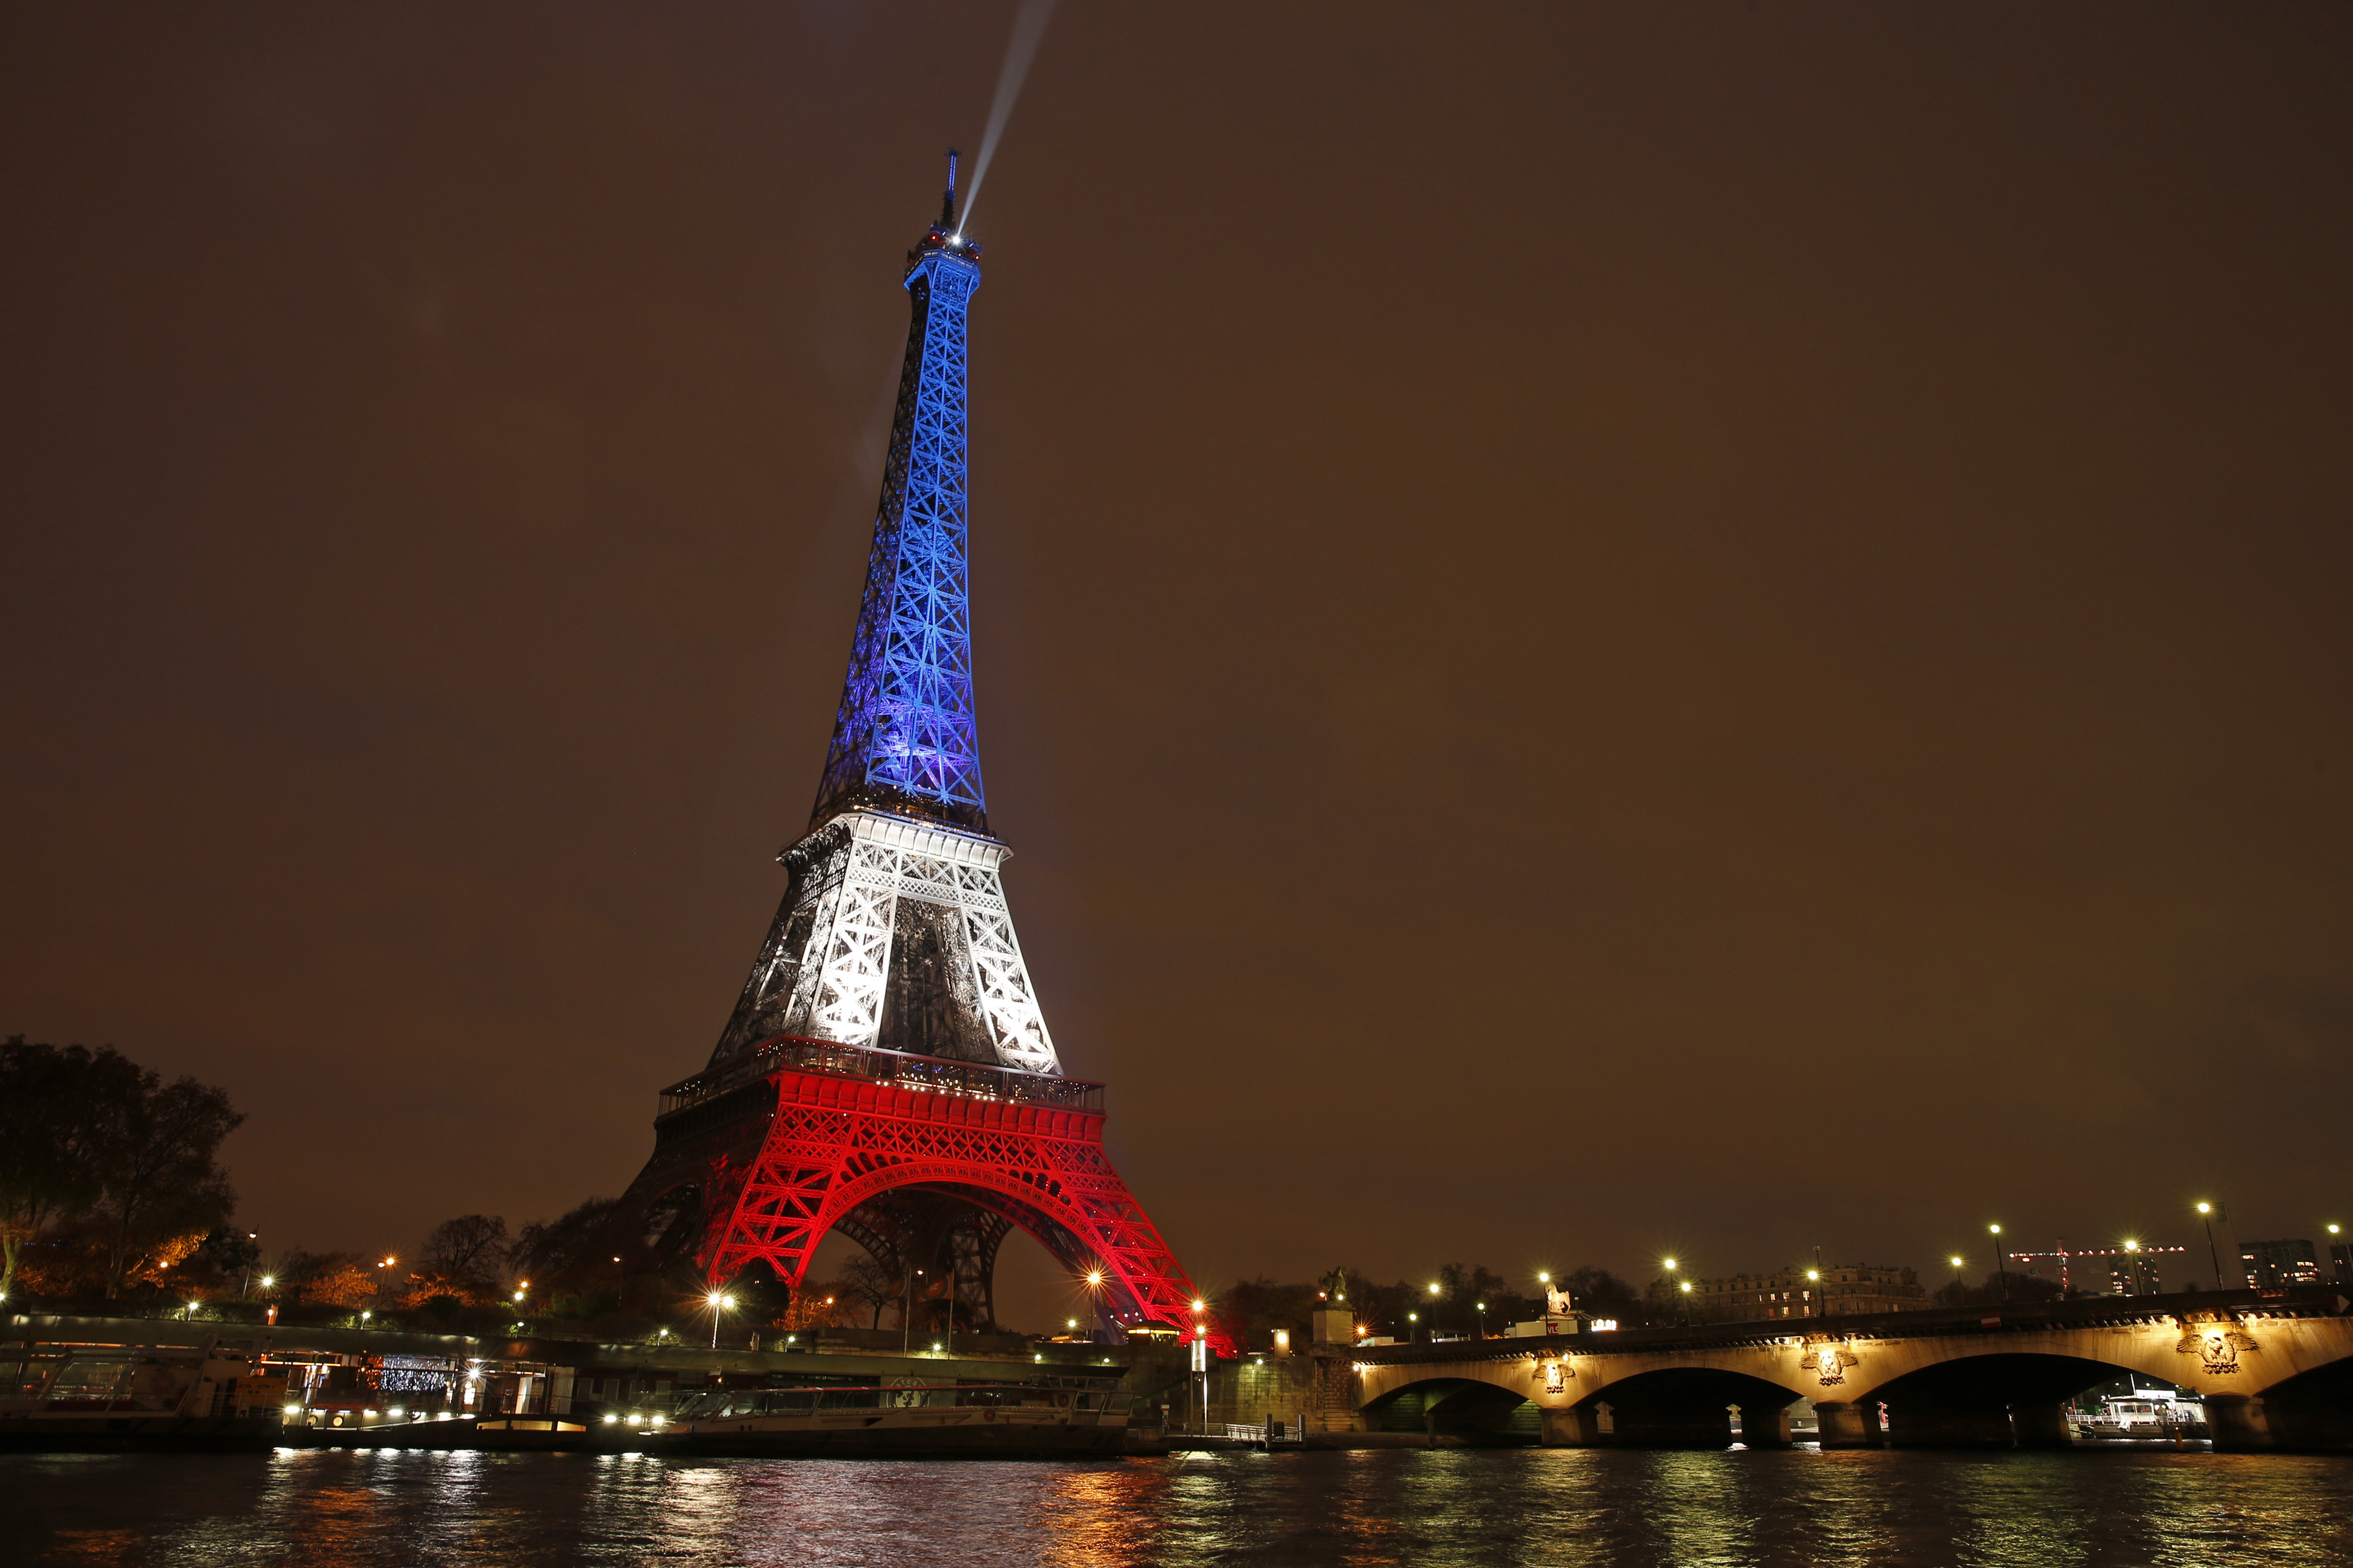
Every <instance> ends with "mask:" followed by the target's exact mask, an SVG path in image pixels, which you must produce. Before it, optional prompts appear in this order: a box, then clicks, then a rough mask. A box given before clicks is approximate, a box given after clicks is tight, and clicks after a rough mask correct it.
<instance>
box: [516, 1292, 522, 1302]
mask: <svg viewBox="0 0 2353 1568" xmlns="http://www.w3.org/2000/svg"><path fill="white" fill-rule="evenodd" d="M515 1300H518V1301H520V1300H522V1291H520V1290H518V1291H516V1292H515Z"/></svg>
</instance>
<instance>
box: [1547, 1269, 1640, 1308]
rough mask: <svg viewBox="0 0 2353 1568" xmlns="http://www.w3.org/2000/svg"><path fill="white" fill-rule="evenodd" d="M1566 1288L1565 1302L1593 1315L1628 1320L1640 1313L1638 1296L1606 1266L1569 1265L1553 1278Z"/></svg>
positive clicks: (1562, 1287) (1561, 1286) (1631, 1287)
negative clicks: (1566, 1269)
mask: <svg viewBox="0 0 2353 1568" xmlns="http://www.w3.org/2000/svg"><path fill="white" fill-rule="evenodd" d="M1556 1283H1557V1284H1558V1285H1559V1287H1560V1289H1563V1290H1566V1291H1567V1292H1568V1299H1569V1304H1570V1305H1571V1306H1572V1307H1574V1308H1575V1309H1576V1310H1578V1311H1580V1312H1586V1313H1589V1314H1591V1315H1593V1316H1595V1317H1601V1318H1616V1319H1618V1320H1619V1321H1632V1320H1634V1319H1636V1318H1638V1317H1639V1316H1640V1313H1639V1311H1638V1310H1637V1309H1638V1308H1639V1307H1640V1305H1641V1297H1640V1296H1639V1295H1637V1294H1636V1292H1635V1289H1634V1287H1633V1286H1631V1285H1630V1284H1628V1283H1627V1282H1626V1281H1625V1280H1623V1279H1620V1278H1619V1277H1618V1276H1617V1275H1615V1274H1612V1273H1610V1272H1609V1270H1608V1269H1607V1268H1595V1267H1594V1266H1593V1265H1592V1264H1590V1263H1588V1264H1585V1265H1584V1266H1582V1267H1580V1268H1573V1269H1571V1270H1570V1271H1569V1272H1568V1273H1567V1274H1566V1275H1564V1276H1562V1278H1561V1279H1559V1280H1558V1281H1557V1282H1556Z"/></svg>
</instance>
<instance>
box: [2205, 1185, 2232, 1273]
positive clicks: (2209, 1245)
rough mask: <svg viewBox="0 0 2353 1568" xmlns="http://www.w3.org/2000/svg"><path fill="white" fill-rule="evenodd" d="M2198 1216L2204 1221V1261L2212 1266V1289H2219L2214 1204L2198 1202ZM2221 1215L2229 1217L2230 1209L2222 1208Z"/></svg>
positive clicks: (2219, 1254) (2218, 1260)
mask: <svg viewBox="0 0 2353 1568" xmlns="http://www.w3.org/2000/svg"><path fill="white" fill-rule="evenodd" d="M2198 1217H2199V1218H2200V1219H2202V1220H2204V1221H2205V1222H2206V1261H2207V1262H2209V1263H2211V1264H2212V1265H2213V1266H2214V1289H2217V1290H2220V1289H2221V1288H2222V1255H2221V1253H2220V1252H2218V1251H2216V1250H2215V1249H2214V1205H2212V1204H2209V1203H2201V1204H2200V1205H2198ZM2222 1217H2223V1218H2224V1219H2229V1218H2230V1217H2231V1215H2230V1211H2229V1210H2227V1209H2226V1210H2224V1211H2223V1214H2222Z"/></svg>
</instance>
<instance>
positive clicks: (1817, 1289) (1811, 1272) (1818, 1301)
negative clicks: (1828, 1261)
mask: <svg viewBox="0 0 2353 1568" xmlns="http://www.w3.org/2000/svg"><path fill="white" fill-rule="evenodd" d="M1806 1278H1807V1279H1809V1280H1810V1281H1812V1283H1813V1289H1811V1290H1810V1291H1809V1292H1808V1294H1809V1295H1810V1296H1812V1297H1813V1301H1812V1302H1811V1307H1812V1310H1810V1311H1809V1312H1808V1313H1807V1314H1806V1316H1808V1317H1810V1318H1827V1317H1829V1316H1830V1314H1829V1313H1828V1312H1826V1311H1824V1310H1822V1271H1821V1270H1820V1269H1819V1268H1809V1269H1807V1270H1806Z"/></svg>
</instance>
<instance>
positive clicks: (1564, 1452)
mask: <svg viewBox="0 0 2353 1568" xmlns="http://www.w3.org/2000/svg"><path fill="white" fill-rule="evenodd" d="M0 1563H8V1564H16V1563H39V1564H52V1563H54V1564H89V1565H100V1564H107V1565H111V1564H125V1565H134V1564H135V1565H138V1568H198V1565H201V1568H223V1565H234V1568H265V1565H266V1568H279V1565H297V1564H311V1563H318V1564H332V1565H333V1568H375V1565H378V1564H381V1565H383V1568H420V1565H421V1568H441V1565H450V1568H459V1565H465V1568H471V1565H475V1564H480V1565H483V1568H491V1565H496V1568H541V1565H546V1568H557V1565H561V1568H575V1565H579V1568H605V1565H610V1564H634V1563H661V1564H681V1565H692V1568H703V1565H711V1568H723V1565H728V1568H732V1565H734V1564H754V1563H758V1564H766V1563H776V1564H786V1563H789V1564H794V1565H796V1568H799V1565H807V1564H833V1563H843V1564H859V1565H860V1568H865V1565H870V1564H877V1563H888V1564H909V1565H922V1568H949V1565H953V1568H965V1565H977V1568H994V1565H997V1564H1005V1565H1008V1568H1011V1565H1017V1564H1019V1565H1027V1564H1030V1563H1047V1564H1071V1565H1077V1564H1084V1565H1087V1568H1103V1565H1110V1568H1124V1565H1128V1564H1136V1565H1143V1564H1152V1565H1159V1564H1186V1565H1190V1564H1197V1563H1198V1564H1210V1563H1218V1564H1229V1563H1267V1564H1278V1563H1280V1564H1325V1563H1331V1564H1347V1565H1350V1568H1358V1565H1363V1568H1371V1565H1383V1564H1392V1563H1394V1564H1398V1565H1399V1568H1407V1565H1410V1568H1449V1565H1453V1564H1489V1563H1514V1564H1516V1563H1544V1564H1553V1563H1561V1564H1596V1565H1599V1564H1609V1565H1612V1568H1644V1565H1647V1564H1652V1563H1658V1564H1673V1565H1675V1568H1719V1565H1721V1568H1735V1565H1737V1568H1749V1565H1752V1564H1754V1565H1763V1564H1783V1563H1787V1564H1790V1565H1792V1568H1796V1565H1799V1564H1803V1565H1805V1568H1847V1565H1850V1564H1851V1565H1854V1568H1863V1565H1866V1564H1867V1565H1870V1568H1883V1565H1902V1568H1910V1565H1914V1564H1917V1565H1920V1568H1932V1565H1934V1568H1941V1565H1943V1564H1968V1565H1976V1564H1987V1565H1996V1564H1998V1565H2000V1568H2042V1565H2045V1564H2049V1565H2051V1568H2060V1565H2065V1568H2095V1565H2105V1564H2115V1565H2116V1568H2176V1565H2183V1568H2209V1565H2221V1564H2231V1565H2232V1568H2237V1565H2241V1564H2267V1565H2268V1564H2279V1565H2282V1568H2336V1565H2338V1564H2344V1565H2347V1568H2353V1457H2348V1458H2326V1457H2319V1458H2306V1457H2297V1456H2285V1455H2283V1456H2269V1455H2262V1456H2240V1455H2216V1454H2211V1453H2203V1452H2189V1453H2177V1452H2172V1451H2168V1450H2156V1451H2152V1450H2137V1451H2120V1452H2101V1453H2084V1452H2062V1453H1984V1454H1972V1453H1956V1452H1934V1451H1894V1452H1889V1451H1877V1450H1862V1451H1850V1452H1837V1453H1827V1454H1826V1453H1821V1452H1819V1451H1815V1450H1812V1449H1798V1450H1795V1451H1784V1452H1764V1453H1750V1452H1748V1451H1746V1450H1745V1449H1733V1450H1729V1451H1726V1452H1722V1453H1675V1452H1643V1451H1633V1450H1612V1449H1573V1448H1517V1449H1454V1448H1441V1449H1437V1450H1434V1451H1426V1452H1425V1451H1418V1450H1396V1449H1388V1450H1379V1451H1371V1452H1363V1451H1359V1452H1343V1453H1310V1454H1299V1453H1277V1454H1272V1455H1269V1454H1262V1453H1231V1454H1217V1455H1202V1454H1193V1455H1185V1454H1176V1455H1171V1456H1168V1457H1167V1458H1135V1459H1123V1460H1106V1461H1102V1462H1096V1463H1085V1464H1064V1463H1035V1464H1024V1463H1008V1462H977V1461H965V1462H961V1463H957V1462H947V1463H942V1462H919V1461H908V1460H865V1461H858V1460H816V1459H802V1460H765V1459H696V1460H681V1459H658V1458H644V1457H638V1456H609V1455H604V1456H599V1455H585V1454H584V1455H575V1454H506V1455H498V1454H479V1453H453V1454H428V1453H422V1452H406V1453H404V1452H381V1453H379V1452H366V1451H352V1450H345V1449H302V1450H295V1449H283V1450H280V1451H278V1452H276V1453H273V1454H269V1455H253V1456H230V1455H221V1456H202V1457H195V1456H188V1457H183V1456H105V1455H87V1456H85V1455H7V1456H0Z"/></svg>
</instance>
